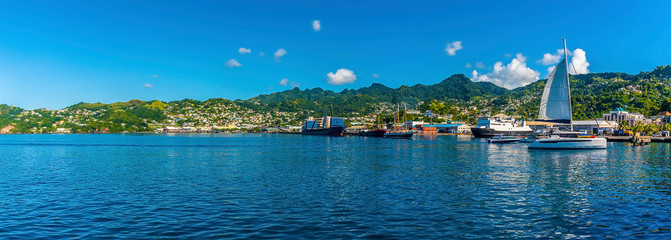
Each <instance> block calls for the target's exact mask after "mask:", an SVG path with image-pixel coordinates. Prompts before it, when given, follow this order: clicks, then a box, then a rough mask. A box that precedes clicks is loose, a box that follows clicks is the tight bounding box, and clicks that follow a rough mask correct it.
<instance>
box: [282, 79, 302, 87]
mask: <svg viewBox="0 0 671 240" xmlns="http://www.w3.org/2000/svg"><path fill="white" fill-rule="evenodd" d="M277 84H279V85H280V86H286V85H289V86H291V87H292V88H295V87H299V86H301V84H300V83H297V82H294V81H289V79H286V78H283V79H282V80H280V82H279V83H277Z"/></svg>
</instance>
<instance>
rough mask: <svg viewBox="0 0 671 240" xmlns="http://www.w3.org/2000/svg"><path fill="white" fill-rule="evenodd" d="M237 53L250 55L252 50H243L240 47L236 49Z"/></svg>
mask: <svg viewBox="0 0 671 240" xmlns="http://www.w3.org/2000/svg"><path fill="white" fill-rule="evenodd" d="M238 52H239V53H240V54H245V53H252V50H251V49H249V48H243V47H241V48H240V49H238Z"/></svg>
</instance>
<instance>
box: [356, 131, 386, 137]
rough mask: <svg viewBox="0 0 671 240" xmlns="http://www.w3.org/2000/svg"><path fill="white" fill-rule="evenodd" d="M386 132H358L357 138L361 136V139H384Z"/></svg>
mask: <svg viewBox="0 0 671 240" xmlns="http://www.w3.org/2000/svg"><path fill="white" fill-rule="evenodd" d="M386 132H387V130H384V129H375V130H370V131H362V132H359V136H362V137H384V134H385V133H386Z"/></svg>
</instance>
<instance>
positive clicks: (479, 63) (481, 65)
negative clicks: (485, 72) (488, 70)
mask: <svg viewBox="0 0 671 240" xmlns="http://www.w3.org/2000/svg"><path fill="white" fill-rule="evenodd" d="M475 67H476V68H485V64H484V63H482V62H476V63H475Z"/></svg>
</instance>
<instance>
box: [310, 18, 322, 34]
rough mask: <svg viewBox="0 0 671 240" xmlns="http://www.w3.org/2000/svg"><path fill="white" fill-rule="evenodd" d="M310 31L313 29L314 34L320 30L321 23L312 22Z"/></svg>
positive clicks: (317, 21)
mask: <svg viewBox="0 0 671 240" xmlns="http://www.w3.org/2000/svg"><path fill="white" fill-rule="evenodd" d="M312 29H314V30H315V32H319V31H320V30H322V24H321V22H320V21H319V20H312Z"/></svg>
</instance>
